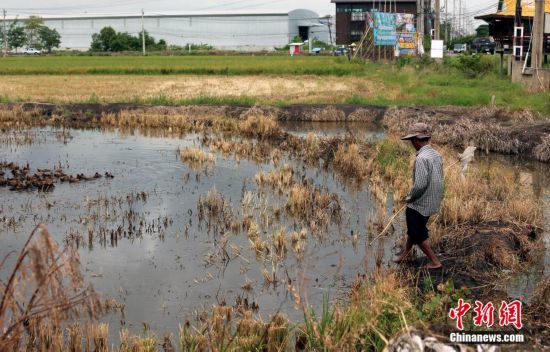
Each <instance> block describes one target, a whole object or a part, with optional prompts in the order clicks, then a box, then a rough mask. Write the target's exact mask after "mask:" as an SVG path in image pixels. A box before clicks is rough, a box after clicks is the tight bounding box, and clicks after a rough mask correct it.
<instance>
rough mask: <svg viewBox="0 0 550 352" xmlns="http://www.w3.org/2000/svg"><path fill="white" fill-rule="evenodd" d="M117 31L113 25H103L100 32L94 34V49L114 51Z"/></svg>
mask: <svg viewBox="0 0 550 352" xmlns="http://www.w3.org/2000/svg"><path fill="white" fill-rule="evenodd" d="M116 37H117V32H116V31H115V30H114V29H113V27H103V28H102V29H101V31H99V33H95V34H94V35H92V45H91V49H92V51H112V47H113V42H114V41H115V39H116Z"/></svg>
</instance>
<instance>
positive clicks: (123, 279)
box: [0, 129, 391, 336]
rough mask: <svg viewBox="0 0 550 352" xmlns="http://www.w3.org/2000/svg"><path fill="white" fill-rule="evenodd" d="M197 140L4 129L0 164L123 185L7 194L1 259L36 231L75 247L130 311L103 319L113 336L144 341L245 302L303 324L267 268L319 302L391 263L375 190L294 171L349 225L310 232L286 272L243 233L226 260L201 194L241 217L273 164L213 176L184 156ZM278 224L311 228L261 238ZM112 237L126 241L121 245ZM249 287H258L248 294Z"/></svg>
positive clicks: (3, 193)
mask: <svg viewBox="0 0 550 352" xmlns="http://www.w3.org/2000/svg"><path fill="white" fill-rule="evenodd" d="M199 140H200V138H199V136H197V135H186V136H168V137H164V138H161V137H146V136H144V135H141V134H139V133H136V134H135V135H128V134H123V133H121V132H119V131H108V132H105V131H97V130H68V131H59V130H53V129H35V130H31V131H24V132H18V133H14V132H6V133H5V134H4V135H2V139H1V142H2V149H1V152H0V161H6V162H12V161H13V162H17V163H19V164H20V165H21V166H23V165H25V164H26V163H29V165H30V167H31V170H32V171H33V172H34V170H36V169H37V168H40V169H54V168H59V167H61V168H63V170H64V171H65V172H66V173H67V174H81V173H82V174H84V175H93V174H94V173H96V172H98V173H100V174H102V175H103V174H104V173H105V172H108V173H112V174H113V176H114V178H112V179H110V178H105V177H103V178H101V179H97V180H92V181H87V182H79V183H68V182H66V183H57V184H56V187H55V189H54V190H53V191H52V192H47V193H45V192H38V191H23V192H14V191H10V190H9V189H8V188H5V187H2V188H0V199H2V202H1V203H2V205H1V206H0V220H1V221H0V243H1V247H0V256H2V257H3V255H5V254H6V253H8V252H9V251H12V250H17V249H18V248H20V246H21V245H22V242H23V241H24V240H25V239H26V237H27V235H28V234H29V233H30V232H31V230H32V229H33V228H34V226H36V225H37V224H39V223H44V224H46V225H47V227H48V228H49V230H50V232H51V233H52V235H53V236H54V237H55V239H56V240H57V241H58V242H59V243H63V242H66V241H69V242H71V243H72V244H73V245H78V246H79V248H80V255H81V262H82V267H83V271H84V272H85V276H86V279H87V281H88V282H90V283H91V284H92V285H93V286H94V288H95V289H96V290H97V291H98V292H100V293H101V294H102V297H103V298H105V299H107V298H112V299H116V301H118V302H119V303H121V304H122V305H124V312H123V313H122V312H115V313H112V314H110V315H108V316H106V317H105V318H104V320H105V321H107V322H109V323H110V327H111V333H112V334H113V336H117V335H116V334H117V331H118V330H119V329H120V327H121V326H125V327H126V328H128V329H129V330H130V331H132V332H134V333H139V332H141V331H142V329H143V323H146V324H147V325H148V326H149V328H150V329H152V330H153V331H160V332H163V331H172V332H174V330H175V329H177V326H178V324H180V323H182V322H185V321H186V320H191V321H193V319H194V317H195V315H194V313H195V312H200V311H202V310H204V309H208V308H209V307H210V306H211V305H212V304H216V303H218V304H219V303H227V304H230V305H233V304H235V302H236V300H238V299H239V298H242V299H244V298H246V299H247V300H248V302H249V303H250V304H251V305H252V303H254V304H256V305H258V307H259V310H258V314H261V315H262V316H264V317H267V316H268V315H269V314H273V313H275V312H277V311H281V312H284V313H285V314H287V315H289V316H290V317H293V318H295V319H301V317H302V313H301V312H300V311H297V310H295V309H294V303H293V301H292V299H291V297H290V295H289V293H288V288H287V286H286V285H284V284H278V285H277V286H273V285H266V284H264V277H263V275H262V272H263V271H264V270H267V271H268V272H269V273H272V272H273V268H274V267H275V268H276V270H275V271H276V274H277V277H278V278H279V279H281V278H287V276H288V278H290V279H292V280H293V282H295V283H296V284H297V282H299V281H300V282H302V284H303V285H302V287H301V290H302V292H303V296H304V297H307V299H308V302H309V303H310V304H312V305H318V304H320V303H321V301H322V297H323V295H324V294H329V295H330V297H331V298H335V297H338V295H339V294H341V293H342V292H345V290H346V289H347V287H349V285H350V283H351V282H352V281H353V278H354V276H355V275H356V274H357V273H358V272H366V271H372V270H373V268H374V267H375V260H374V259H373V258H375V257H376V255H377V254H376V253H379V255H381V254H382V253H386V254H385V256H384V257H383V258H382V257H381V259H383V260H382V262H383V263H387V262H388V260H389V258H390V257H391V251H390V249H391V243H383V244H382V248H379V247H376V248H373V249H372V250H371V249H369V250H367V251H366V250H365V247H366V246H365V243H366V242H367V236H366V235H367V234H366V230H365V229H366V228H367V221H368V220H369V218H370V217H371V216H372V214H373V211H374V206H373V203H372V200H371V197H370V195H369V192H368V190H367V189H361V190H357V189H353V190H351V189H349V188H348V187H347V186H346V185H344V184H342V183H340V182H339V181H338V180H336V179H335V177H334V175H333V174H331V173H327V172H322V171H319V170H317V169H314V168H309V167H307V166H305V165H300V164H296V163H294V164H292V165H293V167H294V168H295V170H298V171H299V173H300V174H303V175H305V177H306V178H307V179H310V180H311V182H312V183H313V184H315V185H317V186H319V187H324V188H326V189H327V190H328V191H330V192H333V193H336V194H337V195H338V197H339V198H340V202H341V205H342V207H343V209H344V212H343V218H342V222H341V223H340V224H333V225H331V226H330V228H329V231H328V233H327V234H325V235H322V236H320V235H317V234H314V233H309V234H308V240H307V250H306V255H305V259H303V260H301V261H299V260H298V259H297V258H296V256H293V255H292V253H289V255H288V257H287V259H286V260H284V261H282V262H281V263H275V264H272V262H271V261H266V260H263V259H257V258H256V255H255V254H254V253H253V252H252V250H251V249H250V248H249V247H250V245H249V242H248V239H247V237H246V235H245V234H243V233H241V234H240V235H228V240H229V244H230V246H228V247H227V252H228V253H229V257H230V259H228V260H225V261H224V260H222V259H221V255H220V235H219V234H215V233H212V232H211V231H210V232H209V231H208V228H207V226H206V225H205V224H204V223H202V224H200V223H199V220H198V215H197V202H198V200H199V196H200V195H201V194H205V193H207V192H208V191H209V190H211V189H212V188H213V187H215V188H216V189H217V190H218V191H219V192H221V193H222V194H223V196H224V197H225V198H226V199H227V200H229V201H230V202H231V205H232V209H233V211H234V213H235V214H237V215H239V214H240V213H241V211H242V210H241V209H242V207H241V199H242V195H243V192H245V191H251V192H252V193H253V194H256V193H257V192H258V189H256V184H255V181H254V177H255V175H256V173H257V172H258V171H260V170H264V171H268V170H271V169H273V167H274V166H273V165H272V164H256V163H254V162H250V161H246V160H241V161H240V162H239V163H236V162H235V160H234V159H231V158H224V157H223V156H222V155H217V162H216V165H215V167H213V168H211V169H210V170H206V171H204V170H203V171H194V170H192V169H190V168H189V167H188V166H187V165H185V164H184V163H182V162H181V161H180V160H178V157H177V153H176V151H177V149H178V148H185V147H189V146H197V147H202V146H201V145H200V142H199ZM4 171H6V173H7V174H8V173H9V171H8V170H4ZM264 194H265V197H266V198H265V200H264V203H263V204H264V205H265V204H267V205H268V206H272V205H274V204H284V199H285V196H284V195H279V194H275V193H273V192H265V191H264ZM261 206H262V204H258V205H257V207H261ZM281 227H283V228H285V229H286V232H287V233H288V232H290V231H291V230H294V229H296V230H300V229H301V227H302V226H301V225H300V224H298V223H297V222H296V221H295V220H293V219H290V218H287V217H285V216H283V217H282V219H281V220H280V221H277V220H273V223H272V224H270V225H268V228H265V226H264V227H263V228H262V229H263V230H264V231H265V233H264V234H263V236H264V238H266V239H269V238H270V234H271V233H272V232H273V231H275V229H278V228H281ZM113 232H114V233H117V232H118V233H119V234H120V238H118V236H115V238H118V239H117V240H114V241H113V240H112V239H111V236H110V234H111V233H113ZM352 233H353V234H355V235H357V238H358V240H357V242H356V241H354V236H352ZM231 246H233V247H231ZM229 248H231V249H229ZM233 248H237V249H238V253H239V254H235V253H237V251H235V250H233ZM375 252H376V253H375ZM10 264H11V263H8V264H7V265H6V267H9V266H10ZM1 274H2V276H4V275H5V274H6V272H5V270H4V272H2V273H1ZM247 283H250V284H251V287H252V290H245V289H244V288H243V287H242V286H244V285H245V284H247Z"/></svg>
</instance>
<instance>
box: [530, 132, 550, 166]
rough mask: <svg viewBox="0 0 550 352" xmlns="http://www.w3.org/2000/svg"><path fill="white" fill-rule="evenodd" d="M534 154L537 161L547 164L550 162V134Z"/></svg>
mask: <svg viewBox="0 0 550 352" xmlns="http://www.w3.org/2000/svg"><path fill="white" fill-rule="evenodd" d="M533 153H534V155H535V158H537V160H539V161H542V162H545V163H548V162H550V134H547V135H546V136H545V137H543V138H542V139H541V143H540V144H539V145H538V146H537V147H536V148H535V150H534V152H533Z"/></svg>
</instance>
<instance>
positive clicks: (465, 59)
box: [446, 54, 494, 78]
mask: <svg viewBox="0 0 550 352" xmlns="http://www.w3.org/2000/svg"><path fill="white" fill-rule="evenodd" d="M446 64H447V65H449V66H451V67H454V68H456V69H457V70H459V71H460V72H462V73H463V74H464V75H465V76H466V77H468V78H477V77H481V76H483V75H485V74H487V73H489V72H491V71H492V70H493V68H494V67H493V63H492V62H490V61H489V60H485V59H484V58H483V57H482V56H481V55H477V54H472V55H460V56H458V57H456V58H450V59H448V60H446Z"/></svg>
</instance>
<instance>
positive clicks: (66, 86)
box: [0, 75, 376, 104]
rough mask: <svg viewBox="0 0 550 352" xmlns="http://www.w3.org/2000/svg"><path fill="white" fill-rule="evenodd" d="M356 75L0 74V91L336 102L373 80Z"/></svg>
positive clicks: (31, 96)
mask: <svg viewBox="0 0 550 352" xmlns="http://www.w3.org/2000/svg"><path fill="white" fill-rule="evenodd" d="M364 80H365V79H364V78H362V79H361V78H358V77H345V78H342V77H317V76H301V77H295V76H238V77H237V76H193V75H189V76H169V77H167V76H160V75H159V76H155V75H146V76H139V75H131V76H125V75H116V76H106V75H70V76H63V75H60V76H57V75H56V76H47V75H44V76H40V79H39V83H38V84H37V78H36V77H35V76H4V77H2V80H1V81H0V96H3V97H7V98H9V99H11V100H24V101H41V102H51V103H79V102H80V103H82V102H102V103H115V102H132V101H134V102H147V101H148V100H149V101H155V100H158V101H162V100H165V101H178V100H188V99H193V98H201V97H214V98H215V97H223V98H231V97H233V98H236V99H239V98H240V97H242V96H247V97H251V98H253V99H257V102H258V103H268V104H273V103H275V102H278V101H285V102H288V103H292V104H300V103H311V102H318V103H327V102H329V103H340V102H342V101H343V100H345V99H347V98H350V97H352V96H354V95H362V96H370V95H371V94H372V93H371V92H374V91H375V90H374V87H375V86H376V84H375V83H374V82H371V84H370V85H366V84H365V82H364Z"/></svg>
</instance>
